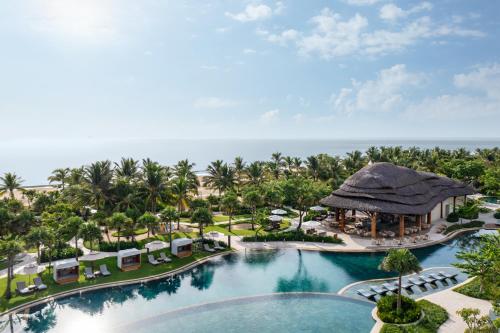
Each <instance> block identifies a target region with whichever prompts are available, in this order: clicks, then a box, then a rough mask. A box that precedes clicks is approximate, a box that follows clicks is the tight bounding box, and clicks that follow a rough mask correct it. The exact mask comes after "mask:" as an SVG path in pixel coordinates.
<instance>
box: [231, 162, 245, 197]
mask: <svg viewBox="0 0 500 333" xmlns="http://www.w3.org/2000/svg"><path fill="white" fill-rule="evenodd" d="M233 165H234V177H235V181H236V193H240V189H241V185H242V184H243V182H244V179H243V177H244V176H245V167H246V163H245V162H244V161H243V157H241V156H237V157H236V158H235V159H234V163H233Z"/></svg>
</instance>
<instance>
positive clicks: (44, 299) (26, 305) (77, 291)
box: [0, 250, 234, 317]
mask: <svg viewBox="0 0 500 333" xmlns="http://www.w3.org/2000/svg"><path fill="white" fill-rule="evenodd" d="M233 252H234V250H230V251H226V252H221V253H215V254H211V255H209V256H206V257H204V258H201V259H197V260H195V261H193V262H192V263H189V264H187V265H185V266H182V267H179V268H176V269H174V270H171V271H167V272H163V273H160V274H156V275H151V276H147V277H143V278H137V279H128V280H123V281H116V282H108V283H102V284H98V285H94V286H87V287H80V288H75V289H71V290H67V291H62V292H60V293H57V294H53V295H48V296H44V297H42V298H40V299H37V300H34V301H30V302H27V303H23V304H20V305H17V306H15V307H13V308H12V309H9V310H7V311H4V312H1V313H0V317H2V316H7V315H9V314H12V313H16V312H19V311H22V310H25V309H28V308H31V307H34V306H37V305H41V304H45V303H48V302H51V301H53V300H56V299H59V298H63V297H67V296H72V295H75V294H81V293H84V292H89V291H95V290H99V289H105V288H113V287H120V286H127V285H131V284H138V283H144V282H149V281H155V280H159V279H163V278H166V277H169V276H173V275H177V274H180V273H183V272H185V271H187V270H190V269H192V268H195V267H196V266H199V265H201V264H203V263H205V262H207V261H209V260H212V259H214V258H217V257H223V256H225V255H228V254H231V253H233Z"/></svg>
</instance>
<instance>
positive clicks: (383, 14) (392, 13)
mask: <svg viewBox="0 0 500 333" xmlns="http://www.w3.org/2000/svg"><path fill="white" fill-rule="evenodd" d="M431 9H432V4H431V3H430V2H426V1H424V2H421V3H419V4H418V5H416V6H413V7H411V8H410V9H408V10H404V9H402V8H400V7H398V6H396V5H395V4H392V3H389V4H386V5H383V6H382V8H380V14H379V16H380V18H381V19H382V20H386V21H396V20H398V19H400V18H405V17H407V16H409V15H411V14H416V13H419V12H421V11H424V10H431ZM456 23H459V22H456Z"/></svg>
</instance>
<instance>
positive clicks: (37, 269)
mask: <svg viewBox="0 0 500 333" xmlns="http://www.w3.org/2000/svg"><path fill="white" fill-rule="evenodd" d="M44 270H45V267H44V266H38V265H37V264H36V263H31V264H28V265H26V266H24V267H23V273H24V274H25V275H28V284H29V283H30V280H31V275H34V274H38V273H41V272H43V271H44Z"/></svg>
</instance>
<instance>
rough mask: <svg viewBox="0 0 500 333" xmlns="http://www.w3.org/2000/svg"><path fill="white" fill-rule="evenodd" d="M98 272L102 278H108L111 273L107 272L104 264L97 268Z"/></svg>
mask: <svg viewBox="0 0 500 333" xmlns="http://www.w3.org/2000/svg"><path fill="white" fill-rule="evenodd" d="M99 270H100V271H101V275H102V276H110V275H111V272H110V271H109V270H108V266H106V264H102V265H101V266H99Z"/></svg>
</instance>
